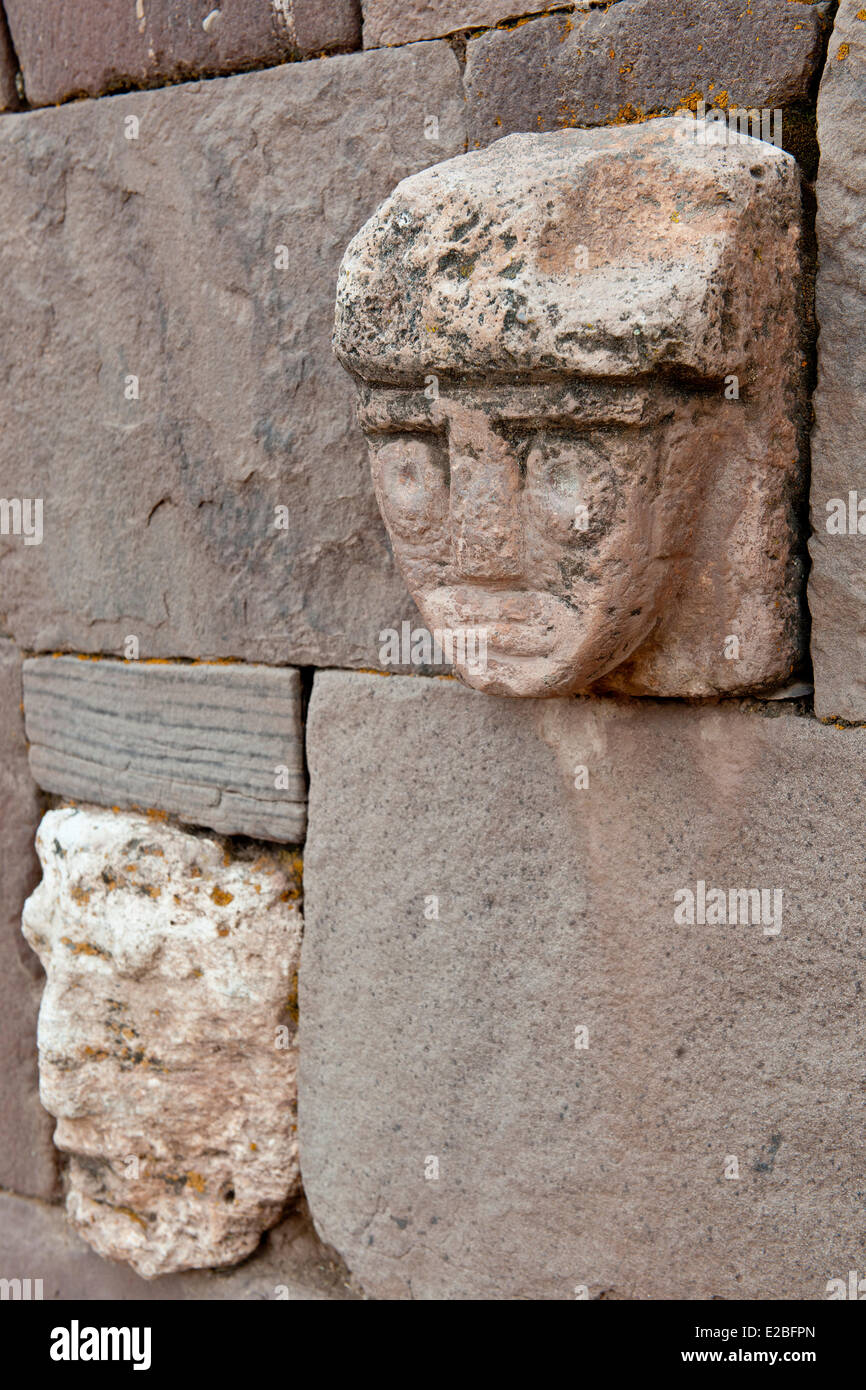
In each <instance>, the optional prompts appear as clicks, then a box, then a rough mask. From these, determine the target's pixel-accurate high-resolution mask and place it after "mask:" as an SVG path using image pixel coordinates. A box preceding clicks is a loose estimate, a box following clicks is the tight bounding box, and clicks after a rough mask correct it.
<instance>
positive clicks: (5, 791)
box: [0, 638, 56, 1197]
mask: <svg viewBox="0 0 866 1390" xmlns="http://www.w3.org/2000/svg"><path fill="white" fill-rule="evenodd" d="M41 815H42V808H41V806H40V797H39V790H38V788H37V787H36V785H35V783H34V781H33V778H32V777H31V776H30V772H29V770H28V767H27V742H26V739H25V737H24V715H23V712H22V707H21V658H20V656H19V655H18V653H17V651H16V650H15V648H14V646H13V644H12V643H11V642H9V641H8V640H7V639H5V638H0V1055H2V1057H3V1066H2V1069H0V1187H5V1188H10V1189H12V1190H13V1191H15V1192H23V1193H26V1194H28V1195H30V1196H38V1197H51V1196H52V1195H53V1193H54V1187H55V1181H56V1179H55V1166H56V1164H55V1157H56V1156H55V1153H54V1149H53V1147H52V1144H51V1129H52V1125H51V1120H50V1118H49V1116H48V1115H47V1114H46V1112H45V1111H44V1110H43V1109H42V1106H41V1105H40V1104H39V1094H38V1088H39V1077H38V1073H37V1069H36V1015H37V1011H38V1008H39V995H40V993H41V990H42V980H43V976H42V971H41V970H40V968H39V963H38V961H37V960H36V959H35V957H34V955H33V953H32V951H29V950H28V949H27V947H26V945H25V944H24V942H23V941H22V939H21V932H20V929H19V928H20V921H21V909H22V907H23V906H24V900H25V898H26V897H27V894H28V893H29V892H30V891H31V889H32V888H33V887H34V886H35V884H36V883H37V882H38V879H39V861H38V860H37V858H36V851H35V849H34V847H33V839H34V836H35V834H36V830H37V827H38V825H39V820H40V817H41Z"/></svg>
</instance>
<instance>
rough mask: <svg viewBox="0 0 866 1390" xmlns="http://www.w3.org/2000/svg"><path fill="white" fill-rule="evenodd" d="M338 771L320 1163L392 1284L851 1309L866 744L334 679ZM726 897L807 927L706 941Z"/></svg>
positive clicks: (354, 1263) (313, 824) (316, 843)
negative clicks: (698, 912) (707, 903)
mask: <svg viewBox="0 0 866 1390" xmlns="http://www.w3.org/2000/svg"><path fill="white" fill-rule="evenodd" d="M769 709H772V713H773V715H774V716H775V717H770V714H769V713H768V710H769ZM308 753H309V759H310V771H311V796H310V831H309V837H308V840H307V848H306V852H305V922H306V926H305V939H304V947H303V952H302V963H301V977H300V1019H301V1034H300V1067H301V1071H300V1091H299V1105H300V1110H299V1124H300V1140H301V1163H302V1168H303V1174H304V1186H305V1190H306V1193H307V1197H308V1200H309V1203H310V1208H311V1210H312V1213H313V1217H314V1220H315V1222H316V1225H317V1228H318V1230H319V1232H320V1234H321V1235H322V1236H323V1237H324V1239H326V1240H327V1241H329V1242H331V1243H333V1244H334V1245H335V1246H336V1248H337V1249H338V1250H339V1251H340V1252H341V1253H342V1254H343V1256H344V1258H345V1259H346V1260H347V1262H348V1264H349V1266H350V1268H351V1269H352V1271H353V1273H354V1274H355V1275H356V1276H357V1277H358V1279H359V1280H360V1281H361V1283H362V1284H363V1285H364V1287H365V1289H366V1291H367V1293H368V1294H369V1295H370V1296H372V1297H381V1298H402V1297H407V1296H410V1295H411V1296H413V1297H415V1298H448V1299H454V1298H460V1299H466V1298H512V1299H514V1298H516V1299H532V1298H542V1299H570V1298H573V1297H574V1296H575V1292H574V1291H575V1288H576V1287H577V1286H580V1285H584V1286H586V1288H587V1290H588V1293H589V1296H590V1297H599V1296H601V1295H602V1294H604V1295H605V1296H606V1297H613V1298H615V1297H618V1298H640V1299H672V1298H673V1299H676V1298H683V1299H709V1298H713V1297H718V1298H723V1299H745V1298H765V1297H771V1298H777V1299H791V1298H807V1299H820V1298H824V1297H826V1293H825V1287H826V1281H827V1280H828V1278H830V1277H835V1276H840V1277H843V1278H844V1277H845V1276H846V1272H847V1270H848V1269H850V1268H853V1267H855V1266H856V1265H857V1262H858V1258H859V1256H858V1251H859V1250H860V1248H861V1246H860V1239H861V1234H862V1205H863V1196H862V1193H863V1175H862V1163H861V1160H860V1144H859V1137H858V1136H859V1135H860V1133H861V1132H862V1127H863V1097H862V1072H863V1058H862V1052H863V1045H862V1003H861V999H862V985H863V974H864V948H863V935H862V932H863V924H862V913H863V899H864V892H866V875H864V865H863V854H862V833H861V830H862V822H863V809H864V790H863V789H864V773H866V731H864V730H861V729H837V728H835V727H832V726H827V725H821V724H820V723H818V722H817V721H815V720H814V719H811V718H808V717H796V715H795V713H794V711H793V707H792V706H791V705H781V706H780V705H773V706H772V707H767V706H764V707H761V706H756V705H751V706H748V705H746V706H741V705H738V704H734V703H732V704H722V705H719V706H704V707H689V706H687V705H683V704H673V703H656V702H649V701H635V702H631V701H614V700H593V699H580V700H557V701H547V702H544V703H539V702H536V701H513V700H512V701H509V700H498V699H495V698H490V697H484V696H481V695H478V694H476V693H475V692H473V691H470V690H466V689H464V688H462V687H461V686H460V685H459V684H458V683H456V682H452V681H448V680H429V679H424V678H416V679H412V678H407V677H402V676H398V677H393V678H387V677H382V676H375V675H373V676H371V675H362V674H359V673H348V672H340V673H337V672H324V673H322V674H320V675H317V677H316V680H315V684H314V689H313V696H312V701H311V706H310V713H309V722H308ZM579 767H584V768H586V769H587V773H588V785H587V786H586V787H583V786H582V785H581V784H582V783H583V781H584V780H585V779H584V778H583V776H582V775H580V774H579V773H576V769H577V768H579ZM576 783H577V784H578V786H577V787H576V785H575V784H576ZM699 880H703V881H704V882H705V884H706V885H707V888H709V887H710V886H714V885H723V886H724V887H725V888H730V887H732V886H736V887H741V888H743V889H748V888H761V889H770V888H781V889H782V891H783V898H782V902H781V929H780V930H779V932H778V933H777V934H768V933H765V931H764V929H763V926H762V925H758V924H740V925H727V926H723V925H706V926H700V925H694V926H688V925H678V924H676V923H675V922H674V916H673V914H674V910H675V898H674V894H675V893H676V892H677V891H678V890H680V889H682V888H687V887H690V888H691V889H692V891H694V892H697V884H698V881H699ZM433 895H435V896H436V897H438V919H437V918H434V917H433V916H432V915H431V914H432V911H433V904H431V903H430V898H431V896H433ZM425 910H426V911H427V916H425ZM771 931H772V927H771ZM580 1027H585V1028H587V1029H588V1030H589V1031H588V1047H587V1048H582V1047H581V1048H580V1049H579V1050H578V1048H577V1047H576V1042H583V1041H584V1038H583V1035H582V1034H581V1035H576V1032H575V1030H576V1029H577V1028H580ZM728 1155H735V1156H736V1157H737V1161H738V1168H739V1178H738V1179H726V1178H725V1177H724V1171H725V1164H726V1156H728ZM431 1158H438V1160H439V1178H438V1180H435V1179H430V1180H428V1179H425V1165H427V1164H428V1160H429V1159H431ZM428 1171H433V1169H432V1165H429V1166H428Z"/></svg>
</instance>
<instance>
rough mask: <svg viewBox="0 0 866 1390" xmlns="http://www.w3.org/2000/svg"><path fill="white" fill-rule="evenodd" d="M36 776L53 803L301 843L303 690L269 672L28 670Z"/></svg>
mask: <svg viewBox="0 0 866 1390" xmlns="http://www.w3.org/2000/svg"><path fill="white" fill-rule="evenodd" d="M24 709H25V717H26V727H27V738H28V739H29V741H30V771H31V773H32V775H33V777H34V779H35V780H36V782H37V783H38V784H39V786H40V787H44V788H45V790H46V791H50V792H57V793H59V794H60V795H61V796H66V797H69V798H71V799H73V800H82V801H95V802H97V803H99V804H100V805H102V806H123V807H130V806H132V807H137V808H138V809H139V810H147V809H150V808H156V809H158V810H161V811H169V812H171V813H172V814H173V815H177V816H179V817H180V819H181V820H185V821H191V822H193V823H194V824H196V825H207V826H210V827H211V829H212V830H218V831H220V833H221V834H223V835H251V836H254V837H257V838H259V839H265V840H282V841H286V842H289V843H294V844H296V843H298V842H300V841H301V840H303V838H304V827H305V824H306V787H305V782H304V748H303V725H302V719H301V682H300V676H299V674H298V672H297V671H294V670H287V669H280V670H273V669H271V668H270V667H267V666H216V665H197V666H182V665H174V664H172V665H168V664H166V665H149V664H145V665H140V664H138V663H137V662H121V661H93V660H79V659H78V658H76V657H72V656H65V657H39V658H37V659H35V660H32V661H26V662H25V663H24Z"/></svg>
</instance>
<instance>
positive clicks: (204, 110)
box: [0, 43, 464, 666]
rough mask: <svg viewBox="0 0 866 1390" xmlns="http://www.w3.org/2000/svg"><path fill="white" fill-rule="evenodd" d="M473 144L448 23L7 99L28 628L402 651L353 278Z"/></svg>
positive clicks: (14, 370)
mask: <svg viewBox="0 0 866 1390" xmlns="http://www.w3.org/2000/svg"><path fill="white" fill-rule="evenodd" d="M428 117H431V118H435V125H434V124H433V123H432V121H429V120H428ZM425 128H426V132H427V133H426V134H425ZM136 133H137V136H138V138H137V139H136V138H132V137H133V136H135V135H136ZM127 136H129V137H130V138H127ZM463 147H464V125H463V96H462V89H461V85H460V68H459V64H458V62H457V59H456V58H455V56H454V54H453V53H452V52H451V50H450V49H449V47H448V45H447V44H445V43H442V44H422V45H416V46H413V47H409V48H403V49H399V50H393V51H392V50H383V51H378V52H373V53H366V54H364V53H358V54H350V55H347V56H336V57H333V58H329V59H328V60H327V61H322V62H311V63H290V64H286V65H285V66H283V67H280V68H275V69H272V70H270V71H266V72H255V73H245V74H242V75H240V76H237V77H227V78H225V79H223V80H221V81H219V82H204V83H190V84H185V85H180V86H176V87H172V88H169V89H164V90H161V91H154V92H137V93H134V94H130V95H122V96H114V97H110V98H105V99H102V100H100V101H98V102H96V103H94V104H92V105H88V104H87V103H84V102H76V103H74V104H70V105H68V106H65V107H63V108H61V109H58V110H45V111H39V112H35V113H34V112H27V113H24V114H23V115H21V116H19V115H10V116H9V118H8V120H4V121H2V122H0V179H2V186H3V189H4V196H3V199H2V204H0V274H2V277H3V284H4V286H5V289H4V294H3V296H2V303H0V340H2V341H3V344H4V364H5V365H4V372H3V374H2V383H0V417H2V419H3V421H4V447H3V458H2V463H0V496H2V497H5V498H7V499H16V498H17V499H19V500H21V499H24V500H27V499H30V500H31V501H32V500H33V499H42V501H43V502H44V526H43V534H42V539H41V543H40V544H35V543H28V541H29V539H30V538H29V537H28V536H25V535H22V534H15V533H13V532H12V531H11V530H10V532H9V534H2V535H0V564H2V570H3V576H4V579H3V611H4V613H5V614H6V615H7V629H8V630H9V632H10V634H11V635H14V636H15V637H16V639H17V641H18V643H19V645H20V646H21V647H22V649H26V650H28V651H31V652H46V651H47V652H50V651H58V650H65V651H77V652H105V653H111V654H114V655H116V656H122V655H124V644H125V640H126V637H127V636H129V635H134V636H136V637H137V638H138V640H139V643H140V655H141V657H142V658H151V657H201V658H208V659H214V658H222V657H234V658H238V657H239V658H242V659H244V660H246V661H255V662H264V663H267V664H271V665H282V664H291V665H307V664H313V665H315V664H319V665H337V666H346V665H349V666H353V665H358V666H372V665H375V664H376V653H377V649H378V642H377V638H378V633H379V631H380V630H381V629H383V628H387V627H391V626H394V625H395V624H396V625H398V626H399V623H400V621H401V619H403V618H405V617H408V616H409V614H410V612H411V611H412V604H411V600H410V599H409V597H408V595H407V594H406V590H405V585H404V583H403V580H402V579H401V578H400V577H399V575H398V574H397V572H396V569H395V567H394V564H393V561H392V559H391V556H390V552H389V550H388V545H387V540H386V537H385V531H384V528H383V526H382V524H381V521H380V520H379V516H378V512H377V509H376V503H375V498H374V496H373V489H372V486H371V483H370V479H369V474H368V468H367V461H366V450H365V446H364V441H363V437H362V435H361V433H360V430H359V429H358V427H357V424H356V423H355V419H354V399H353V392H352V388H351V384H350V383H349V382H348V381H347V380H346V377H345V374H344V373H343V371H342V370H341V368H340V366H339V364H338V363H337V362H336V361H334V359H333V356H332V353H331V348H330V337H331V332H332V327H333V306H334V287H335V284H336V278H337V270H338V267H339V263H340V258H341V256H342V254H343V251H344V250H345V247H346V243H347V242H348V240H349V238H350V237H351V236H352V235H353V233H354V232H355V231H356V230H357V228H358V227H359V226H360V225H361V224H362V223H363V221H364V220H365V218H366V217H368V216H369V215H370V213H371V212H372V211H373V209H374V208H375V207H376V205H377V203H378V202H379V201H380V200H381V199H382V198H383V197H384V196H385V195H386V194H387V193H388V192H389V191H390V190H391V189H392V188H393V187H394V184H395V183H396V182H398V181H399V180H400V179H401V178H404V177H405V176H406V175H407V174H409V173H412V172H414V171H415V170H417V169H420V168H423V167H424V166H425V165H427V164H430V163H433V162H435V161H436V160H437V159H442V158H444V157H447V156H448V155H450V154H454V153H457V152H458V151H460V150H462V149H463ZM136 393H137V398H136ZM49 403H50V404H49ZM82 557H86V564H85V563H83V562H82Z"/></svg>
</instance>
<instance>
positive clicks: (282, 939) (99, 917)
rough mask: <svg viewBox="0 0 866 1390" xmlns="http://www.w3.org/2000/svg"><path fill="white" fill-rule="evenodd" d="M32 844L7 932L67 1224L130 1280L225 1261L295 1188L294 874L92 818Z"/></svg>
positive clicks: (266, 857)
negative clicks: (31, 1010) (20, 953)
mask: <svg viewBox="0 0 866 1390" xmlns="http://www.w3.org/2000/svg"><path fill="white" fill-rule="evenodd" d="M36 844H37V849H38V851H39V857H40V859H41V861H42V869H43V878H42V882H41V883H40V884H39V886H38V888H37V889H36V890H35V891H34V892H33V893H32V894H31V896H30V897H29V898H28V900H27V903H26V905H25V908H24V915H23V927H24V934H25V936H26V938H27V940H28V942H29V943H30V945H31V946H32V947H33V949H34V950H35V951H36V952H37V954H38V955H39V957H40V959H41V961H42V963H43V965H44V967H45V971H46V974H47V977H48V981H47V984H46V987H45V992H44V994H43V998H42V1005H41V1008H40V1012H39V1073H40V1093H41V1096H42V1100H43V1103H44V1105H45V1107H46V1109H47V1110H49V1111H50V1112H51V1114H53V1115H55V1116H56V1118H57V1128H56V1130H55V1134H54V1142H55V1144H56V1145H57V1147H58V1148H59V1149H62V1150H64V1151H66V1152H68V1153H69V1154H70V1160H69V1170H68V1196H67V1203H66V1206H67V1214H68V1216H69V1219H70V1221H71V1223H72V1225H73V1226H74V1227H75V1228H76V1230H77V1231H78V1232H79V1233H80V1234H81V1235H82V1236H83V1237H84V1238H85V1240H87V1241H88V1242H89V1243H90V1244H91V1245H92V1246H93V1248H94V1249H95V1250H96V1251H97V1252H98V1253H99V1254H100V1255H104V1256H108V1257H110V1258H112V1259H123V1260H128V1261H129V1263H130V1264H131V1265H132V1266H133V1267H134V1268H135V1269H136V1270H137V1271H138V1272H139V1273H140V1274H142V1275H143V1276H144V1277H146V1278H150V1277H152V1276H154V1275H157V1274H164V1273H170V1272H172V1271H174V1270H180V1269H189V1268H201V1267H205V1266H212V1265H228V1264H235V1263H236V1262H237V1261H238V1260H241V1259H243V1258H244V1257H245V1256H246V1255H248V1254H249V1253H250V1252H251V1251H252V1250H253V1249H254V1248H255V1246H256V1244H257V1242H258V1240H259V1238H260V1236H261V1233H262V1231H264V1230H266V1229H267V1228H268V1227H270V1226H273V1225H275V1224H276V1222H277V1221H278V1220H279V1218H280V1215H281V1213H282V1210H283V1208H284V1206H285V1204H286V1202H287V1201H288V1200H289V1199H290V1198H291V1197H292V1196H293V1195H295V1194H296V1193H297V1191H298V1189H299V1185H300V1179H299V1174H298V1160H297V1142H296V1138H295V1129H296V1126H295V1094H296V1090H295V1070H296V1054H295V1049H294V1032H295V1026H294V1019H295V1018H296V1013H297V1011H296V1006H295V1004H294V1002H293V994H294V984H293V981H294V979H295V977H296V971H297V961H298V952H299V947H300V940H301V916H300V913H299V911H298V907H297V899H298V897H299V893H300V877H299V861H297V862H296V861H294V860H293V858H292V856H291V855H290V854H289V852H288V851H283V852H281V853H279V852H278V853H275V854H272V853H266V852H264V851H262V850H261V849H260V848H258V849H257V848H256V847H255V846H250V847H248V848H246V849H243V850H241V851H238V852H237V853H235V852H234V851H233V850H232V849H231V848H230V847H229V846H228V844H227V843H226V842H221V841H218V840H217V839H215V838H214V837H213V836H210V835H205V834H199V835H193V834H190V833H188V832H186V831H183V830H178V829H176V828H175V827H173V826H170V825H166V824H164V823H162V822H161V821H160V820H159V819H158V818H153V817H146V816H138V815H129V814H123V813H120V812H114V813H113V812H111V811H102V810H99V809H96V808H74V807H66V808H62V809H60V810H56V811H49V812H48V813H47V815H46V816H45V817H44V819H43V821H42V825H41V826H40V829H39V834H38V836H37V841H36Z"/></svg>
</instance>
